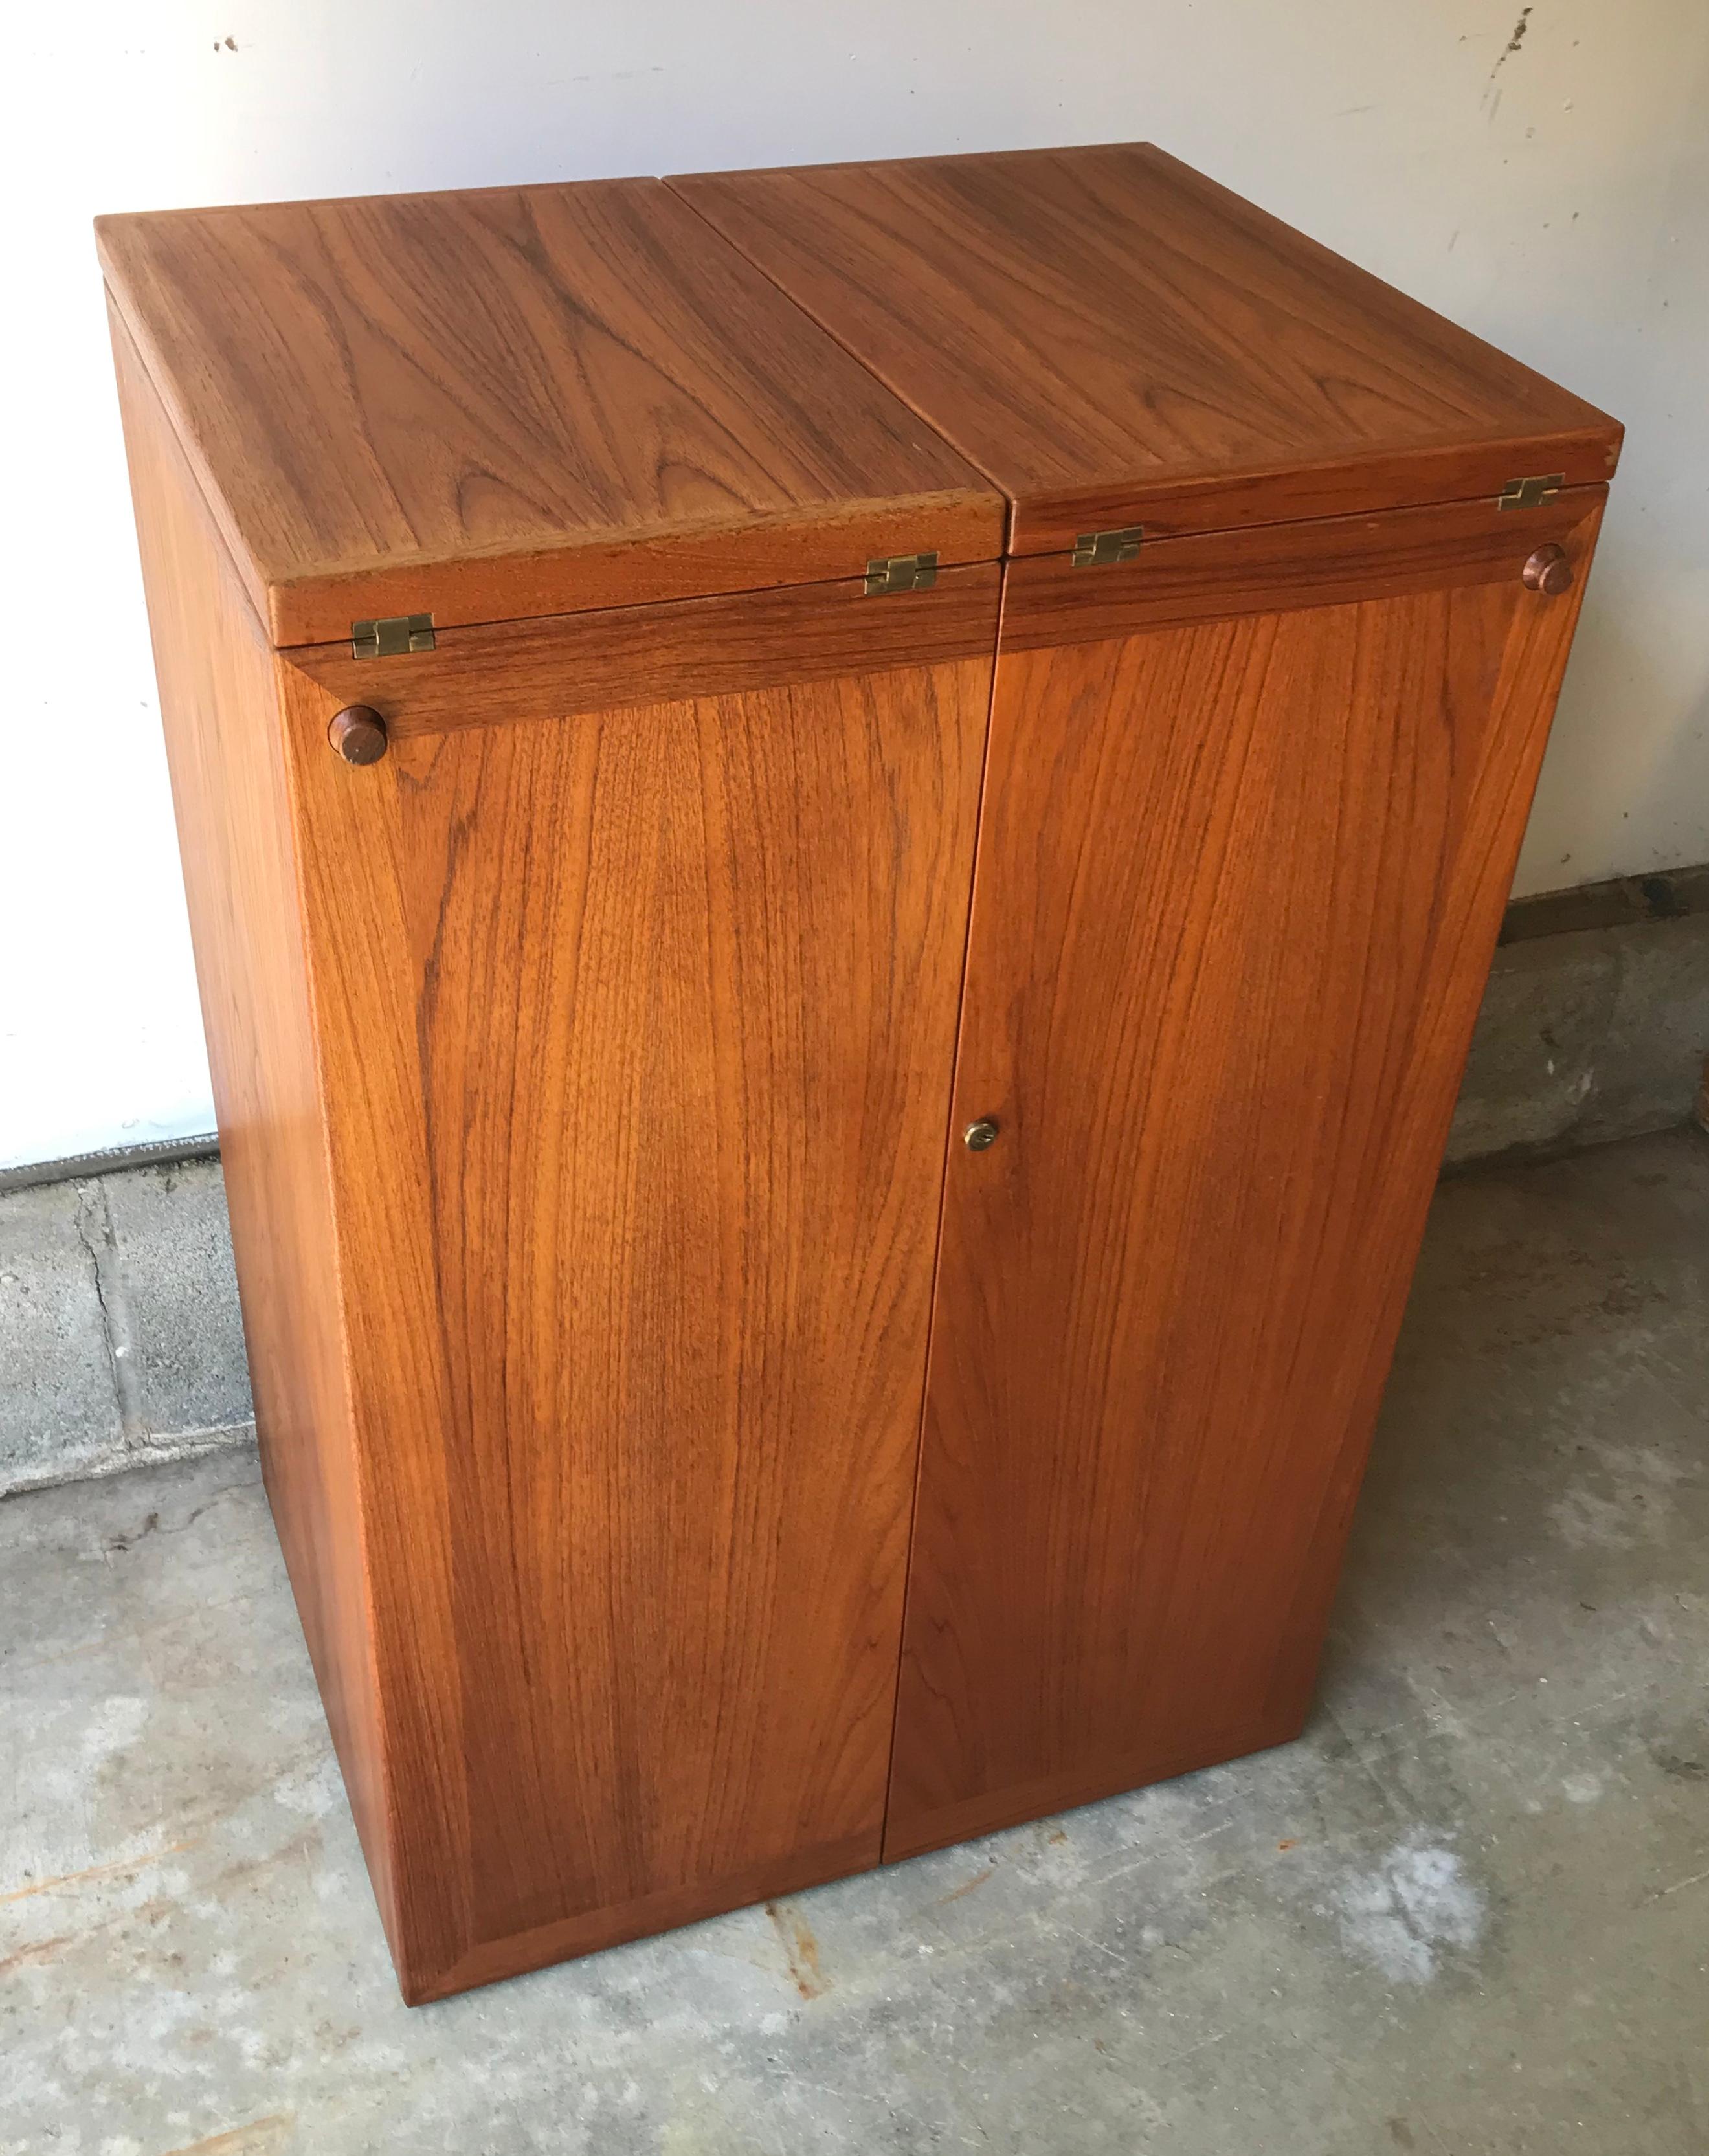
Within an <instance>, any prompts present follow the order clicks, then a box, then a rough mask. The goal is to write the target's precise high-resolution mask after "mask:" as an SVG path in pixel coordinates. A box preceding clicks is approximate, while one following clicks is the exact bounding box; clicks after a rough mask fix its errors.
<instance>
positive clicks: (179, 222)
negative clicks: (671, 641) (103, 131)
mask: <svg viewBox="0 0 1709 2156" xmlns="http://www.w3.org/2000/svg"><path fill="white" fill-rule="evenodd" d="M97 230H98V236H99V242H100V252H101V257H102V261H103V264H104V266H105V271H106V275H107V280H108V283H109V285H110V287H111V289H112V292H113V295H114V299H115V302H116V305H117V306H118V309H119V311H120V314H121V316H122V318H123V320H124V321H125V322H126V325H127V326H128V327H129V329H130V331H131V334H132V335H133V336H134V337H135V338H136V341H137V344H138V346H139V348H140V350H141V356H142V358H143V360H144V362H145V364H146V367H147V368H148V370H149V372H150V373H151V376H152V377H153V379H154V382H155V384H156V386H157V388H158V389H159V391H160V393H161V395H162V398H163V399H164V401H165V403H166V405H167V410H168V412H169V413H170V415H171V418H172V423H173V424H174V426H175V427H176V428H177V431H178V433H179V434H180V436H181V438H182V440H183V442H184V444H185V447H186V449H187V451H188V453H189V455H190V458H191V461H192V465H194V467H195V469H196V472H197V475H198V480H200V482H201V485H202V487H203V492H204V493H205V495H206V496H207V498H208V505H209V506H210V508H211V510H212V511H213V515H214V516H215V518H216V519H217V520H218V523H219V526H220V527H221V530H222V531H223V534H224V536H225V539H226V542H227V544H228V547H230V549H231V551H232V553H233V556H234V560H235V562H236V563H237V566H238V568H239V572H240V573H241V574H242V576H243V577H244V581H245V583H247V585H248V587H249V590H250V593H251V594H252V596H253V597H254V600H255V603H256V606H257V608H258V609H259V612H260V613H261V614H262V617H263V619H264V620H266V621H267V622H268V624H269V627H270V629H271V630H272V634H273V636H274V639H275V642H277V643H279V644H309V643H331V642H332V641H333V640H335V639H349V638H350V636H351V634H352V623H353V622H357V621H380V620H384V619H393V618H396V617H400V616H408V615H417V614H429V613H430V614H431V615H432V616H433V617H434V621H435V623H436V624H437V625H438V627H439V628H440V629H446V628H450V627H453V626H454V625H456V624H459V623H467V622H477V621H492V620H500V619H511V618H513V617H517V616H522V615H534V614H542V613H558V612H565V611H574V610H577V609H580V608H591V607H598V606H607V605H629V604H634V603H639V602H642V601H646V600H655V599H665V598H686V597H691V596H696V595H699V594H702V593H721V592H735V591H745V590H752V589H757V588H765V587H768V586H773V585H783V584H793V583H813V582H817V581H819V580H822V579H829V578H836V577H858V576H860V575H861V574H862V573H863V572H864V571H865V566H866V564H867V562H869V561H870V560H872V559H873V558H875V557H880V556H889V555H893V554H911V555H914V554H920V553H922V552H927V551H933V552H936V553H937V556H938V557H939V559H940V560H941V561H942V562H944V563H945V564H946V565H948V564H951V563H954V562H972V561H980V560H989V559H991V558H993V557H994V556H995V555H996V554H998V552H1000V551H1001V546H1002V529H1003V515H1004V510H1003V501H1002V499H1001V496H1000V495H999V494H998V491H997V490H995V489H994V488H993V485H991V483H990V482H989V481H988V480H985V479H983V478H982V477H981V475H979V474H978V472H976V471H975V470H973V469H972V468H971V467H970V466H969V465H967V463H965V462H964V461H963V460H962V458H961V457H959V456H958V455H957V454H956V453H955V451H954V450H953V449H950V448H949V447H947V445H946V444H944V443H943V442H942V440H941V439H938V438H937V435H936V434H934V433H933V431H932V429H931V428H930V427H929V426H928V425H926V423H924V422H923V421H922V420H921V418H919V417H918V416H917V414H916V413H915V412H914V411H912V410H911V409H910V408H909V406H908V405H907V403H906V402H905V401H903V400H902V399H901V398H897V397H896V396H895V395H893V394H892V393H890V392H889V391H888V390H886V389H885V388H884V387H883V386H882V385H881V384H880V382H877V381H876V380H875V378H874V377H872V375H871V374H870V372H867V370H866V369H865V367H862V366H861V365H860V363H859V362H857V361H856V360H854V359H853V358H852V357H849V354H848V353H847V352H844V351H843V350H842V348H841V347H840V346H839V345H838V344H837V343H836V342H835V341H834V339H833V338H831V337H830V336H828V335H826V333H825V332H824V331H823V330H821V329H819V328H818V327H817V326H815V325H814V324H813V322H812V321H810V320H808V317H807V316H805V315H804V314H803V313H802V312H801V311H800V310H799V309H798V308H797V307H796V306H795V305H793V304H792V303H791V302H790V301H789V300H788V299H786V298H785V297H784V296H783V294H782V293H780V292H779V291H778V289H777V287H776V286H775V285H773V284H772V283H771V282H770V281H769V280H767V278H766V277H764V276H763V275H762V274H761V273H760V272H759V271H758V270H757V269H755V268H754V267H753V266H752V264H750V263H749V262H748V261H747V260H746V259H745V258H744V257H743V256H742V254H740V253H738V252H737V250H736V249H735V248H733V247H731V246H730V245H729V244H727V243H726V242H724V241H722V240H721V239H719V238H718V237H717V235H716V234H715V233H713V232H712V231H711V229H710V228H709V227H708V226H707V225H706V223H705V222H704V221H703V220H702V219H701V218H699V217H698V216H696V215H695V213H694V212H693V211H692V210H691V209H690V208H688V207H687V206H686V205H685V203H682V202H681V201H680V199H679V198H677V197H676V196H675V195H674V194H673V193H671V192H670V190H669V189H668V188H666V187H663V186H662V185H661V184H660V183H659V182H658V181H656V180H614V181H598V182H585V183H582V184H578V185H568V186H555V187H505V188H493V189H487V190H483V191H480V192H476V193H458V194H434V195H395V196H377V197H369V198H358V199H354V200H350V201H343V202H321V203H271V204H266V205H262V206H259V207H254V208H232V209H211V210H182V211H172V212H164V213H159V214H156V215H149V216H141V217H115V218H103V219H101V220H100V223H99V226H98V228H97Z"/></svg>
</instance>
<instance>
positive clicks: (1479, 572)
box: [1003, 486, 1608, 652]
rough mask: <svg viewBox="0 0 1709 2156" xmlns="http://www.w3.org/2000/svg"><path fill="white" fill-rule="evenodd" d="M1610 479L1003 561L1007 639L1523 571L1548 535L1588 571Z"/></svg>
mask: <svg viewBox="0 0 1709 2156" xmlns="http://www.w3.org/2000/svg"><path fill="white" fill-rule="evenodd" d="M1607 498H1608V489H1607V488H1606V487H1605V486H1577V487H1570V488H1568V490H1566V491H1565V492H1564V493H1563V494H1561V495H1559V496H1558V497H1557V499H1556V500H1553V501H1552V502H1548V503H1547V504H1545V505H1544V506H1542V507H1541V508H1538V509H1532V510H1525V511H1512V510H1499V509H1497V508H1496V506H1495V505H1494V503H1492V502H1488V501H1451V502H1442V503H1439V504H1437V505H1436V506H1434V508H1428V509H1396V510H1391V511H1389V512H1388V515H1386V516H1326V517H1319V518H1316V519H1315V520H1314V521H1311V522H1310V523H1306V524H1255V525H1253V526H1250V527H1249V528H1248V529H1247V530H1245V531H1204V532H1195V533H1193V534H1192V535H1191V536H1188V537H1185V538H1181V539H1163V540H1159V541H1157V542H1152V541H1147V542H1146V543H1145V545H1144V546H1143V547H1141V549H1140V551H1139V552H1138V554H1137V555H1136V556H1135V557H1134V559H1133V560H1132V561H1131V562H1120V563H1116V564H1112V565H1110V566H1107V567H1098V568H1077V567H1075V564H1074V562H1073V560H1072V558H1071V557H1070V556H1068V555H1066V554H1047V555H1034V556H1032V557H1029V558H1027V559H1025V560H1024V561H1018V562H1010V563H1009V564H1008V567H1007V569H1006V571H1005V573H1004V577H1003V649H1004V651H1005V652H1018V651H1037V650H1042V649H1046V648H1048V647H1049V646H1051V645H1054V644H1085V643H1091V642H1100V641H1104V640H1106V639H1109V638H1111V637H1113V636H1132V635H1136V634H1137V633H1138V632H1139V631H1140V630H1141V629H1165V628H1168V627H1170V626H1172V625H1173V624H1178V623H1185V622H1192V621H1222V620H1229V619H1233V618H1234V616H1236V615H1239V614H1247V613H1271V612H1275V611H1280V610H1283V609H1295V608H1301V607H1319V606H1333V605H1338V604H1345V603H1347V602H1349V601H1352V600H1355V599H1365V598H1373V599H1374V598H1397V597H1399V595H1400V594H1401V593H1404V592H1420V591H1450V590H1454V589H1456V588H1457V589H1465V588H1469V587H1470V586H1471V585H1473V584H1511V583H1517V582H1520V581H1522V578H1523V576H1524V572H1525V564H1526V562H1527V560H1528V559H1529V557H1531V555H1532V553H1533V552H1535V551H1536V550H1537V548H1538V547H1543V546H1549V545H1555V546H1559V547H1562V548H1563V549H1564V551H1565V552H1566V553H1567V556H1568V559H1569V560H1570V561H1571V562H1573V566H1574V568H1575V571H1576V572H1578V573H1579V574H1581V575H1582V574H1583V570H1584V568H1585V567H1586V566H1587V565H1588V559H1589V554H1588V548H1589V546H1590V544H1591V542H1592V541H1593V540H1594V536H1595V532H1596V526H1597V522H1598V520H1599V517H1600V516H1601V515H1602V509H1603V504H1604V501H1605V500H1607Z"/></svg>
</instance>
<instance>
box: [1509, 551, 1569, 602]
mask: <svg viewBox="0 0 1709 2156" xmlns="http://www.w3.org/2000/svg"><path fill="white" fill-rule="evenodd" d="M1520 573H1521V574H1522V576H1523V577H1524V578H1525V581H1526V583H1527V585H1528V586H1529V587H1530V588H1531V589H1532V591H1534V592H1546V593H1547V594H1548V596H1549V597H1550V598H1552V599H1553V598H1559V597H1560V595H1561V593H1563V592H1567V591H1571V589H1572V588H1573V564H1572V563H1571V562H1569V561H1568V559H1567V550H1566V548H1565V547H1538V548H1537V552H1536V553H1534V554H1533V555H1532V557H1531V559H1530V560H1529V561H1528V562H1527V563H1526V565H1525V567H1524V568H1523V569H1522V571H1521V572H1520Z"/></svg>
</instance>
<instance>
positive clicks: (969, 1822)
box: [884, 1700, 1311, 1864]
mask: <svg viewBox="0 0 1709 2156" xmlns="http://www.w3.org/2000/svg"><path fill="white" fill-rule="evenodd" d="M1310 1712H1311V1702H1310V1701H1309V1700H1308V1701H1307V1702H1306V1705H1305V1706H1304V1707H1296V1706H1292V1705H1291V1706H1290V1707H1289V1708H1288V1711H1287V1712H1286V1714H1277V1715H1275V1716H1273V1717H1270V1718H1268V1719H1266V1720H1265V1721H1264V1722H1259V1723H1256V1724H1254V1723H1251V1722H1248V1723H1246V1724H1245V1726H1244V1727H1241V1728H1240V1729H1239V1730H1238V1731H1234V1732H1224V1734H1222V1735H1220V1736H1217V1737H1210V1738H1201V1739H1199V1740H1198V1741H1197V1742H1196V1743H1192V1744H1187V1745H1183V1746H1180V1747H1178V1748H1175V1749H1173V1750H1172V1751H1167V1752H1159V1751H1155V1750H1152V1751H1147V1752H1143V1753H1132V1754H1130V1755H1129V1756H1128V1757H1127V1758H1125V1759H1122V1760H1120V1761H1115V1762H1112V1763H1109V1764H1108V1765H1106V1766H1104V1767H1101V1768H1097V1769H1096V1770H1093V1771H1091V1772H1088V1771H1087V1770H1085V1769H1084V1768H1080V1769H1077V1770H1075V1772H1074V1773H1072V1774H1052V1775H1049V1776H1047V1777H1045V1779H1043V1780H1042V1781H1037V1782H1028V1783H1024V1784H1022V1785H1021V1786H1020V1787H1019V1788H1018V1789H1017V1788H1013V1787H1011V1788H1009V1789H993V1790H991V1791H988V1792H986V1793H982V1794H980V1795H978V1796H976V1797H967V1798H964V1799H962V1800H961V1801H960V1802H959V1803H957V1804H944V1805H940V1806H938V1807H937V1808H936V1809H933V1810H931V1811H927V1812H917V1813H916V1814H915V1815H914V1816H913V1817H912V1818H910V1819H904V1820H896V1819H895V1816H894V1813H893V1814H892V1824H891V1825H889V1826H888V1827H887V1828H886V1830H885V1841H884V1861H885V1863H886V1864H898V1863H901V1862H903V1861H906V1859H907V1858H908V1857H911V1856H925V1855H926V1852H927V1851H929V1850H933V1849H947V1848H949V1847H951V1846H952V1845H953V1844H954V1843H956V1842H958V1841H972V1840H977V1839H978V1836H980V1835H987V1834H996V1833H998V1832H999V1831H1000V1830H1002V1829H1003V1828H1004V1827H1009V1826H1023V1825H1025V1824H1026V1823H1027V1822H1028V1821H1029V1820H1038V1819H1049V1818H1050V1816H1051V1815H1053V1814H1054V1813H1056V1812H1069V1811H1075V1810H1077V1809H1079V1807H1080V1805H1082V1804H1098V1803H1101V1801H1102V1800H1103V1799H1105V1798H1106V1797H1119V1796H1122V1795H1124V1794H1126V1793H1127V1791H1128V1790H1130V1789H1145V1788H1147V1787H1148V1786H1149V1785H1150V1784H1152V1783H1153V1782H1169V1781H1173V1779H1175V1777H1176V1776H1177V1775H1178V1774H1197V1773H1198V1772H1199V1771H1200V1770H1201V1769H1202V1768H1206V1767H1220V1766H1223V1765H1224V1764H1225V1763H1227V1762H1228V1761H1229V1760H1230V1759H1243V1758H1247V1757H1248V1756H1249V1755H1250V1753H1255V1752H1268V1751H1270V1750H1272V1749H1273V1748H1275V1746H1276V1745H1278V1744H1291V1743H1292V1742H1293V1741H1294V1739H1295V1738H1296V1737H1298V1736H1299V1734H1300V1732H1301V1730H1302V1729H1304V1727H1305V1726H1306V1720H1307V1717H1308V1716H1309V1714H1310Z"/></svg>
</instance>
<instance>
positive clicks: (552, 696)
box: [285, 562, 1002, 740]
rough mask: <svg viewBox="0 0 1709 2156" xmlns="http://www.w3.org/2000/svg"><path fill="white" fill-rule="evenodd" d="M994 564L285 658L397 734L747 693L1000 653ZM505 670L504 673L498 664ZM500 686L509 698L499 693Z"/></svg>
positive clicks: (313, 648) (560, 617)
mask: <svg viewBox="0 0 1709 2156" xmlns="http://www.w3.org/2000/svg"><path fill="white" fill-rule="evenodd" d="M1001 573H1002V572H1001V571H1000V570H999V568H998V565H997V564H996V563H995V562H988V563H986V564H985V565H983V567H972V568H963V569H944V570H941V571H940V572H939V573H938V577H937V583H936V584H935V585H933V586H932V588H931V590H929V591H923V592H906V593H893V594H890V595H889V596H887V597H880V598H870V597H869V596H868V595H867V593H866V589H865V583H864V581H857V582H854V583H837V584H797V585H793V586H791V587H789V588H786V589H783V590H779V591H774V592H742V593H736V594H734V595H733V596H730V597H726V598H707V599H680V600H678V601H676V602H675V603H674V604H670V605H665V606H636V607H618V608H609V609H608V610H606V611H604V612H602V613H591V614H588V613H582V614H548V615H547V616H545V617H544V618H543V619H539V620H533V621H516V622H506V623H502V624H495V625H493V626H490V627H486V628H480V629H451V630H449V632H447V633H446V634H443V635H441V636H440V637H439V641H438V644H437V648H436V649H434V650H433V651H432V652H429V653H418V654H413V655H408V656H405V657H403V658H401V659H353V658H352V656H351V651H350V646H349V644H348V643H345V644H310V645H307V646H305V647H304V648H303V649H299V650H295V651H291V652H288V653H286V654H285V657H286V658H287V659H288V660H290V663H291V665H293V666H295V668H297V669H298V670H300V672H302V673H303V674H305V675H307V676H308V677H309V679H310V680H312V681H314V682H316V683H317V684H318V685H320V687H321V688H322V689H323V690H326V694H327V695H328V696H331V697H332V698H333V699H335V701H336V702H338V703H358V702H359V703H362V704H366V705H369V706H372V707H373V708H374V709H376V710H377V711H379V712H380V714H381V716H382V717H383V718H384V720H385V721H386V725H387V731H389V732H390V733H391V735H392V736H393V738H394V739H398V740H403V739H406V738H407V737H408V736H410V735H411V734H422V733H446V732H449V731H452V730H454V728H456V727H459V726H496V725H509V724H511V723H513V722H515V721H519V720H526V719H561V718H567V717H572V716H580V715H584V714H586V713H588V712H593V711H619V710H623V709H624V708H626V707H627V708H633V707H634V706H638V705H644V704H661V703H668V702H670V701H673V700H676V699H681V698H685V697H687V698H694V697H706V696H734V695H737V694H739V693H740V692H742V690H748V689H765V688H776V687H778V686H780V685H783V684H784V683H787V682H790V681H798V682H800V681H819V680H832V679H834V678H835V677H836V676H838V675H850V674H865V673H876V672H879V671H880V670H883V669H884V668H885V667H894V666H920V665H928V664H931V662H933V661H935V660H941V659H962V658H973V657H978V658H983V659H984V660H987V661H989V660H990V659H991V657H992V655H993V653H994V651H995V649H996V647H997V603H998V583H999V579H1000V577H1001ZM495 670H496V671H495ZM495 682H498V683H500V684H501V685H502V691H503V701H502V702H500V703H497V704H495V702H494V701H493V700H492V691H493V688H494V685H495Z"/></svg>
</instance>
